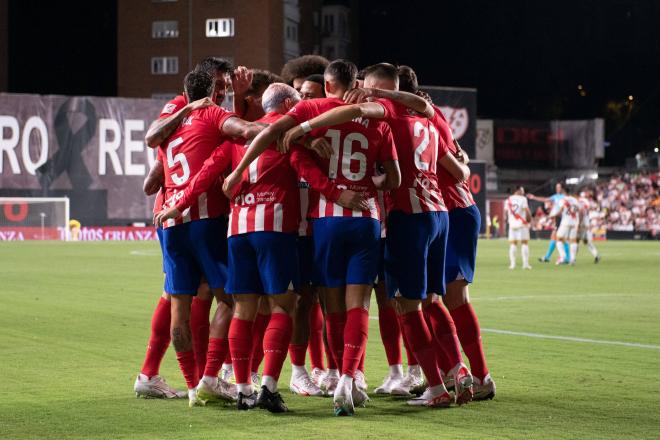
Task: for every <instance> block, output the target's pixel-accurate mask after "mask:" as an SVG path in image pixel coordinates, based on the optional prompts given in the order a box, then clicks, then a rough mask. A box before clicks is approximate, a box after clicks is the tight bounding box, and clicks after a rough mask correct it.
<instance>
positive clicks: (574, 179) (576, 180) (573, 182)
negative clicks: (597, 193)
mask: <svg viewBox="0 0 660 440" xmlns="http://www.w3.org/2000/svg"><path fill="white" fill-rule="evenodd" d="M579 182H580V178H579V177H569V178H568V179H566V185H577V184H578V183H579Z"/></svg>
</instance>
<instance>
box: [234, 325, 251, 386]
mask: <svg viewBox="0 0 660 440" xmlns="http://www.w3.org/2000/svg"><path fill="white" fill-rule="evenodd" d="M252 324H253V323H252V321H246V320H244V319H237V318H234V319H232V320H231V324H230V325H229V337H228V339H229V350H230V351H231V362H232V364H233V365H234V377H235V378H236V383H237V384H249V383H250V357H251V355H252Z"/></svg>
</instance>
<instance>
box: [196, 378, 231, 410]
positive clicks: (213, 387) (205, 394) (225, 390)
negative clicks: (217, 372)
mask: <svg viewBox="0 0 660 440" xmlns="http://www.w3.org/2000/svg"><path fill="white" fill-rule="evenodd" d="M237 396H238V392H237V391H236V385H234V384H230V383H229V382H225V381H224V380H222V379H219V378H217V377H206V376H205V377H203V378H202V380H200V381H199V385H197V398H198V399H199V400H200V401H202V402H203V403H204V404H206V403H207V402H234V401H235V400H236V398H237Z"/></svg>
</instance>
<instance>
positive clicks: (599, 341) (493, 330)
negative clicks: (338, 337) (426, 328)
mask: <svg viewBox="0 0 660 440" xmlns="http://www.w3.org/2000/svg"><path fill="white" fill-rule="evenodd" d="M369 319H371V320H373V321H378V316H369ZM481 331H482V332H484V333H496V334H498V335H509V336H524V337H527V338H537V339H552V340H555V341H569V342H582V343H586V344H600V345H618V346H620V347H632V348H646V349H649V350H660V345H653V344H639V343H637V342H623V341H606V340H602V339H589V338H580V337H577V336H559V335H542V334H540V333H529V332H514V331H511V330H499V329H496V328H483V327H482V328H481Z"/></svg>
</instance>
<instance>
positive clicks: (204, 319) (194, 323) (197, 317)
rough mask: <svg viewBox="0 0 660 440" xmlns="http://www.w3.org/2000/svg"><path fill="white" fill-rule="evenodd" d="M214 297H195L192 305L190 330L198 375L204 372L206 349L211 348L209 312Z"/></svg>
mask: <svg viewBox="0 0 660 440" xmlns="http://www.w3.org/2000/svg"><path fill="white" fill-rule="evenodd" d="M212 305H213V300H212V299H208V300H206V299H200V298H198V297H194V298H193V300H192V305H191V306H190V332H191V333H192V343H193V351H194V352H195V359H196V360H197V375H198V376H201V375H202V374H204V367H205V366H206V351H207V350H208V348H209V314H210V313H211V306H212Z"/></svg>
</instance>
